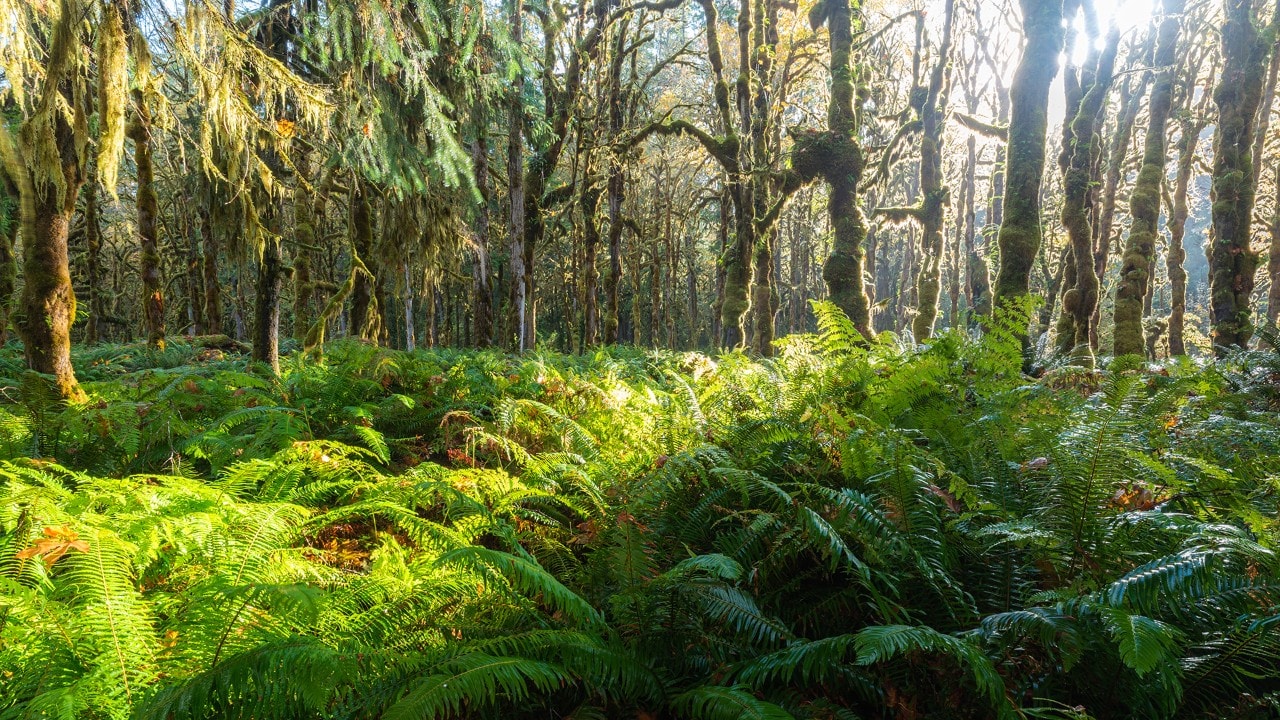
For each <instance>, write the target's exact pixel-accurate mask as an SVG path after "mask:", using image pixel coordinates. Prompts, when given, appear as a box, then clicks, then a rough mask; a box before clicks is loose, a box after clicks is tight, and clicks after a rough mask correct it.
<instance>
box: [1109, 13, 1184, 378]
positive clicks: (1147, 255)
mask: <svg viewBox="0 0 1280 720" xmlns="http://www.w3.org/2000/svg"><path fill="white" fill-rule="evenodd" d="M1185 6H1186V1H1185V0H1164V3H1163V12H1164V19H1163V20H1162V21H1161V23H1160V39H1159V41H1158V44H1157V48H1156V66H1157V67H1159V68H1160V70H1159V71H1158V73H1157V75H1156V79H1155V84H1154V85H1152V87H1151V100H1150V102H1149V105H1148V106H1149V108H1150V109H1149V110H1148V116H1149V117H1150V122H1149V123H1148V125H1147V136H1146V140H1145V145H1144V148H1143V152H1142V167H1141V168H1140V169H1139V170H1138V179H1137V180H1136V181H1135V182H1134V186H1133V192H1132V193H1131V194H1130V196H1129V215H1130V217H1131V218H1132V224H1131V226H1130V229H1129V239H1128V242H1127V243H1126V244H1125V249H1124V256H1123V261H1122V264H1121V266H1120V284H1119V285H1118V286H1117V287H1116V297H1115V331H1114V332H1115V339H1114V342H1115V344H1114V347H1113V352H1114V354H1116V355H1138V354H1141V353H1142V352H1143V349H1144V337H1143V329H1142V317H1143V299H1144V298H1145V297H1146V295H1147V292H1148V289H1149V286H1150V285H1151V278H1152V275H1153V274H1154V270H1155V244H1156V237H1157V235H1158V233H1159V230H1158V226H1157V224H1158V222H1159V220H1160V189H1161V186H1162V184H1163V183H1164V176H1165V154H1166V152H1167V150H1168V139H1167V137H1166V127H1167V125H1168V121H1169V114H1170V111H1171V109H1172V107H1173V81H1174V72H1175V68H1174V67H1173V64H1174V60H1176V59H1177V50H1178V26H1179V24H1180V22H1181V21H1182V14H1183V9H1184V8H1185Z"/></svg>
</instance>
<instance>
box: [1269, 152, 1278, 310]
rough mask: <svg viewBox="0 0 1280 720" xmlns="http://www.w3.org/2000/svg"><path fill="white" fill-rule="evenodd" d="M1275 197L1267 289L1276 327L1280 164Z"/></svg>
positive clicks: (1276, 173) (1271, 224) (1272, 212)
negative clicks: (1269, 284) (1269, 282)
mask: <svg viewBox="0 0 1280 720" xmlns="http://www.w3.org/2000/svg"><path fill="white" fill-rule="evenodd" d="M1275 175H1276V177H1275V181H1276V189H1275V197H1274V199H1273V202H1274V203H1275V204H1274V205H1273V206H1272V211H1271V222H1269V223H1268V224H1267V230H1268V234H1269V235H1270V236H1271V245H1270V247H1269V248H1268V257H1267V278H1268V279H1269V280H1270V281H1271V286H1270V288H1268V290H1267V327H1269V328H1271V329H1272V330H1275V329H1276V320H1277V319H1280V165H1277V166H1276V168H1275Z"/></svg>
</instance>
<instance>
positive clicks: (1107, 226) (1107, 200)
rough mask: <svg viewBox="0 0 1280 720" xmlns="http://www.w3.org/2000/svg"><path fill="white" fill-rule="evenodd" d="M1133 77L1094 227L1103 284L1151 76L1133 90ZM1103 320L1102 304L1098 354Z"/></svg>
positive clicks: (1097, 315) (1096, 313) (1093, 325)
mask: <svg viewBox="0 0 1280 720" xmlns="http://www.w3.org/2000/svg"><path fill="white" fill-rule="evenodd" d="M1133 85H1134V83H1133V79H1132V77H1130V78H1128V79H1126V80H1125V84H1124V89H1123V91H1122V92H1121V97H1122V99H1121V101H1120V111H1119V114H1118V115H1117V116H1116V126H1115V129H1114V130H1113V132H1112V133H1111V142H1110V144H1109V146H1108V149H1107V176H1106V180H1105V184H1104V185H1103V190H1102V202H1101V210H1100V211H1099V214H1098V222H1097V223H1096V224H1095V225H1094V228H1093V230H1094V232H1093V235H1094V246H1093V271H1094V274H1096V275H1097V276H1098V281H1099V283H1101V282H1102V280H1103V279H1104V278H1105V277H1106V275H1107V261H1108V260H1109V259H1110V257H1111V235H1112V228H1113V227H1114V226H1115V214H1116V196H1117V194H1118V191H1119V188H1120V181H1121V179H1122V178H1121V173H1122V171H1123V169H1124V163H1125V160H1126V159H1127V156H1128V151H1129V140H1130V138H1132V137H1133V126H1134V125H1136V124H1137V122H1136V120H1137V117H1138V109H1139V107H1140V106H1141V105H1142V102H1141V100H1142V96H1143V95H1144V94H1145V93H1146V87H1147V75H1146V74H1144V75H1143V76H1142V80H1140V81H1139V82H1138V83H1137V87H1134V86H1133ZM1101 319H1102V303H1097V304H1095V305H1094V308H1093V317H1092V318H1091V319H1090V321H1089V332H1090V335H1089V346H1090V347H1091V348H1093V350H1094V351H1095V352H1096V351H1097V350H1098V348H1099V340H1098V325H1099V323H1100V322H1101Z"/></svg>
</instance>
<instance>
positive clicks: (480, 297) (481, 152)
mask: <svg viewBox="0 0 1280 720" xmlns="http://www.w3.org/2000/svg"><path fill="white" fill-rule="evenodd" d="M471 156H472V166H473V168H474V169H475V175H476V189H477V190H478V191H479V193H480V206H479V208H478V209H477V211H476V247H475V257H474V258H473V261H472V265H471V275H472V279H471V295H472V303H473V305H474V307H473V315H474V323H473V327H474V331H475V341H474V343H475V346H476V347H479V348H487V347H489V345H490V344H492V343H493V278H491V277H490V269H489V202H490V200H491V196H490V190H489V147H488V142H487V140H486V138H485V136H484V130H483V128H481V129H479V130H478V131H477V133H476V139H475V142H474V143H472V146H471Z"/></svg>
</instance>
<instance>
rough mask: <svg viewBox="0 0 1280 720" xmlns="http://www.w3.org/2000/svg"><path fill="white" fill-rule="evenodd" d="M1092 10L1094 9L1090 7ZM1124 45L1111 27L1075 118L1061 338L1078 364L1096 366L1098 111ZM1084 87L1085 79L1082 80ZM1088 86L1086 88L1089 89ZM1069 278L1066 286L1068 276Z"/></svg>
mask: <svg viewBox="0 0 1280 720" xmlns="http://www.w3.org/2000/svg"><path fill="white" fill-rule="evenodd" d="M1090 12H1092V11H1091V10H1090ZM1119 46H1120V34H1119V33H1118V32H1117V31H1115V30H1113V31H1112V32H1111V34H1110V35H1109V36H1108V38H1107V41H1106V46H1105V48H1104V49H1102V50H1101V51H1100V53H1098V54H1096V55H1095V56H1094V57H1095V63H1094V66H1093V69H1092V70H1091V72H1090V74H1089V77H1088V84H1087V85H1084V86H1083V87H1082V88H1081V89H1082V90H1083V91H1084V96H1083V97H1082V98H1081V100H1080V107H1079V110H1078V111H1077V112H1076V116H1075V117H1074V118H1073V119H1072V120H1071V147H1070V155H1069V159H1068V162H1067V172H1066V174H1065V175H1064V177H1063V183H1062V184H1063V203H1062V224H1063V226H1064V227H1065V228H1066V230H1067V238H1068V242H1069V243H1070V257H1069V258H1067V257H1064V258H1063V262H1064V263H1066V262H1070V263H1071V264H1072V265H1073V267H1069V268H1066V269H1065V271H1064V288H1065V292H1064V293H1063V296H1062V317H1063V318H1070V321H1069V322H1067V323H1060V327H1062V328H1063V329H1064V330H1066V332H1064V333H1063V336H1062V337H1060V338H1059V350H1060V351H1061V352H1064V353H1070V354H1071V356H1072V359H1073V360H1074V361H1075V362H1076V363H1077V364H1079V365H1081V366H1083V367H1086V368H1092V367H1093V346H1092V345H1091V344H1090V342H1089V338H1090V337H1091V336H1092V324H1093V317H1094V308H1096V307H1097V305H1098V285H1099V279H1098V274H1097V272H1096V271H1095V270H1094V264H1093V248H1094V244H1093V236H1094V232H1093V223H1092V220H1091V215H1092V213H1091V210H1092V209H1093V208H1094V206H1095V202H1094V200H1095V199H1096V190H1095V188H1096V187H1097V186H1098V184H1099V183H1098V177H1097V176H1096V174H1095V173H1096V169H1097V167H1098V165H1097V163H1096V162H1095V159H1096V157H1097V154H1098V146H1097V144H1096V143H1097V142H1098V141H1099V140H1100V138H1099V136H1098V120H1099V114H1100V113H1101V112H1102V108H1103V105H1104V103H1105V101H1106V98H1107V92H1108V90H1109V89H1110V87H1111V78H1112V74H1113V71H1114V69H1115V60H1116V52H1117V50H1118V49H1119ZM1082 85H1083V83H1082ZM1086 88H1087V89H1086ZM1066 278H1069V279H1070V284H1069V285H1068V284H1066V282H1065V279H1066Z"/></svg>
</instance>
